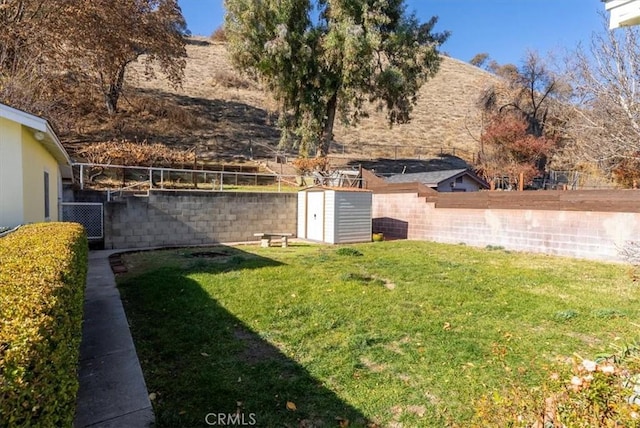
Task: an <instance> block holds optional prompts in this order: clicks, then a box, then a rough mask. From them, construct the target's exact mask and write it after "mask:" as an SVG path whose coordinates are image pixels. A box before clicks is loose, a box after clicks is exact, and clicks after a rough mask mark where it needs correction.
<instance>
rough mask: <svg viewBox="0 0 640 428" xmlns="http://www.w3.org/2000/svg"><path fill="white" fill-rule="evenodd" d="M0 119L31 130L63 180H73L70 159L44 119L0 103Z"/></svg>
mask: <svg viewBox="0 0 640 428" xmlns="http://www.w3.org/2000/svg"><path fill="white" fill-rule="evenodd" d="M0 117H1V118H4V119H7V120H11V121H13V122H16V123H19V124H20V125H22V126H25V127H27V128H29V129H31V130H32V132H33V133H34V138H35V139H36V140H37V141H38V142H39V143H40V144H42V145H43V146H44V148H45V149H46V150H47V151H48V152H49V153H51V156H53V157H54V159H55V160H56V161H57V162H58V165H59V166H60V172H61V174H62V177H63V178H66V179H71V180H73V170H72V168H71V158H70V157H69V154H68V153H67V151H66V150H65V149H64V147H63V146H62V143H61V142H60V140H59V139H58V136H57V135H56V133H55V132H54V131H53V128H51V125H50V124H49V122H47V121H46V120H45V119H43V118H41V117H38V116H35V115H32V114H30V113H27V112H25V111H22V110H18V109H15V108H13V107H9V106H8V105H6V104H2V103H0Z"/></svg>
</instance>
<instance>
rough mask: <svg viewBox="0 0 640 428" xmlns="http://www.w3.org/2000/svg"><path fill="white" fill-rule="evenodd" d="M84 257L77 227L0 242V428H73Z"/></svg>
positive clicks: (37, 229)
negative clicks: (24, 427)
mask: <svg viewBox="0 0 640 428" xmlns="http://www.w3.org/2000/svg"><path fill="white" fill-rule="evenodd" d="M87 259H88V244H87V237H86V234H85V232H84V229H83V227H82V226H81V225H79V224H76V223H40V224H33V225H27V226H24V227H21V228H20V229H18V230H17V231H15V232H13V233H11V234H9V235H7V236H4V237H2V238H0V427H14V426H30V427H49V426H58V427H63V426H72V423H73V418H74V414H75V401H76V394H77V391H78V373H77V367H78V358H79V350H80V339H81V335H82V308H83V300H84V285H85V280H86V275H87V263H88V262H87Z"/></svg>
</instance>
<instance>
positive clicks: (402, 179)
mask: <svg viewBox="0 0 640 428" xmlns="http://www.w3.org/2000/svg"><path fill="white" fill-rule="evenodd" d="M464 173H468V171H467V170H466V169H449V170H446V171H429V172H416V173H412V174H397V175H392V176H391V177H387V178H386V180H387V181H388V182H389V183H413V182H417V183H423V184H426V185H427V186H430V187H435V186H437V185H438V183H441V182H443V181H445V180H448V179H450V178H453V177H456V176H458V175H462V174H464Z"/></svg>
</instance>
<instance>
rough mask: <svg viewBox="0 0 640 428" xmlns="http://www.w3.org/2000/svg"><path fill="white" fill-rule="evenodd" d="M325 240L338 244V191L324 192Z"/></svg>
mask: <svg viewBox="0 0 640 428" xmlns="http://www.w3.org/2000/svg"><path fill="white" fill-rule="evenodd" d="M324 231H325V232H324V233H325V235H324V241H325V242H328V243H329V244H337V243H338V241H337V240H336V192H335V191H333V190H325V192H324Z"/></svg>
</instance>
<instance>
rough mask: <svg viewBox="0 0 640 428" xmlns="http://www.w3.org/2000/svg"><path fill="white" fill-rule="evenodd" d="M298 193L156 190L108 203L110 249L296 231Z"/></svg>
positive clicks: (107, 245)
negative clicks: (148, 193)
mask: <svg viewBox="0 0 640 428" xmlns="http://www.w3.org/2000/svg"><path fill="white" fill-rule="evenodd" d="M297 197H298V195H297V194H296V193H244V192H170V191H152V192H151V194H150V195H149V196H148V197H136V196H131V197H127V198H124V199H123V200H120V201H116V202H108V203H106V204H105V248H113V249H122V248H145V247H156V246H174V245H175V246H180V245H202V244H214V243H218V242H245V241H254V240H255V239H256V238H255V237H254V236H253V234H254V233H256V232H288V233H293V234H295V233H296V219H297Z"/></svg>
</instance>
